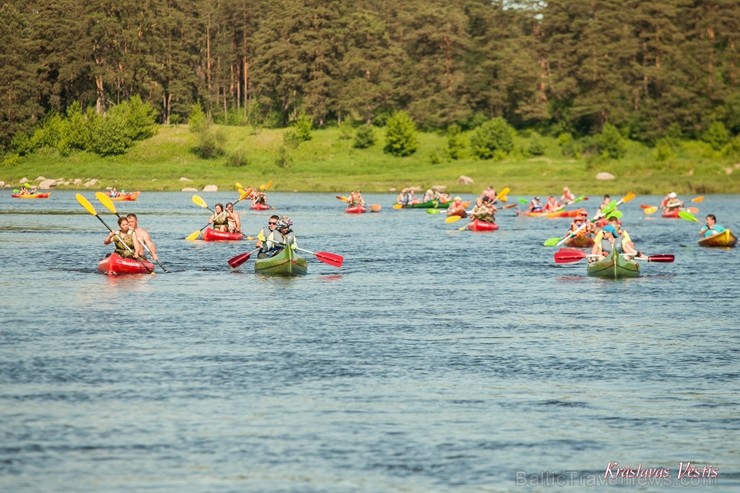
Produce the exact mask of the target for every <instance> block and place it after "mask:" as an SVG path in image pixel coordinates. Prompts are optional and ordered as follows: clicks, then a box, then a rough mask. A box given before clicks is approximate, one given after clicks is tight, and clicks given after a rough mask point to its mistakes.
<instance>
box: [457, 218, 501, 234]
mask: <svg viewBox="0 0 740 493" xmlns="http://www.w3.org/2000/svg"><path fill="white" fill-rule="evenodd" d="M465 227H466V228H467V229H469V230H470V231H496V230H497V229H498V224H496V223H487V222H484V221H480V220H478V219H473V220H472V221H470V222H469V223H468V225H467V226H465Z"/></svg>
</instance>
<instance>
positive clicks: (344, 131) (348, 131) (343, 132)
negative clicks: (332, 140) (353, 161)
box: [337, 120, 353, 140]
mask: <svg viewBox="0 0 740 493" xmlns="http://www.w3.org/2000/svg"><path fill="white" fill-rule="evenodd" d="M337 128H338V129H339V140H350V139H351V138H352V133H353V132H352V123H350V121H349V120H344V121H343V122H342V123H341V124H340V125H339V126H338V127H337Z"/></svg>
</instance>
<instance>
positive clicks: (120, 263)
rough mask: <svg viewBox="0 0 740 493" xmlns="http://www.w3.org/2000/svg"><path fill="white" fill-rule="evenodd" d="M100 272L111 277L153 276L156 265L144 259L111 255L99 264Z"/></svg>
mask: <svg viewBox="0 0 740 493" xmlns="http://www.w3.org/2000/svg"><path fill="white" fill-rule="evenodd" d="M98 270H99V271H100V272H102V273H103V274H108V275H109V276H121V275H125V274H151V273H152V272H154V264H152V263H151V262H147V261H146V260H143V259H142V260H137V259H135V258H124V257H121V256H120V255H118V254H117V253H111V254H110V255H108V256H107V257H105V258H104V259H103V260H101V261H100V263H98Z"/></svg>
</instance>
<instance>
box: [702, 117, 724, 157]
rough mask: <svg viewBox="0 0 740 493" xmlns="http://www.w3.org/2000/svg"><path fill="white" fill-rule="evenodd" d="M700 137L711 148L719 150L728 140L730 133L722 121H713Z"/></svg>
mask: <svg viewBox="0 0 740 493" xmlns="http://www.w3.org/2000/svg"><path fill="white" fill-rule="evenodd" d="M701 139H702V140H703V141H704V142H706V143H707V144H709V145H710V146H711V147H712V149H714V150H715V151H719V150H721V149H722V148H723V147H724V146H725V145H726V144H727V143H728V142H729V141H730V134H729V132H728V131H727V129H726V128H725V125H724V123H722V122H714V123H712V124H711V125H710V126H709V128H708V129H707V131H706V132H704V135H702V137H701Z"/></svg>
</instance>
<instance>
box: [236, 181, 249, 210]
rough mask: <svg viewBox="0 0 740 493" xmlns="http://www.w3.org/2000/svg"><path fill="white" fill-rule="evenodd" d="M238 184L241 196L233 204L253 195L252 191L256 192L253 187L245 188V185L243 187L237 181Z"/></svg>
mask: <svg viewBox="0 0 740 493" xmlns="http://www.w3.org/2000/svg"><path fill="white" fill-rule="evenodd" d="M237 185H238V186H237V187H236V189H237V191H238V192H239V198H238V199H237V200H236V202H234V204H233V205H236V204H238V203H239V202H241V201H242V200H244V199H248V198H249V197H250V196H251V195H252V192H254V190H252V187H249V188H247V189H244V187H242V186H241V185H239V184H238V183H237Z"/></svg>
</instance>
